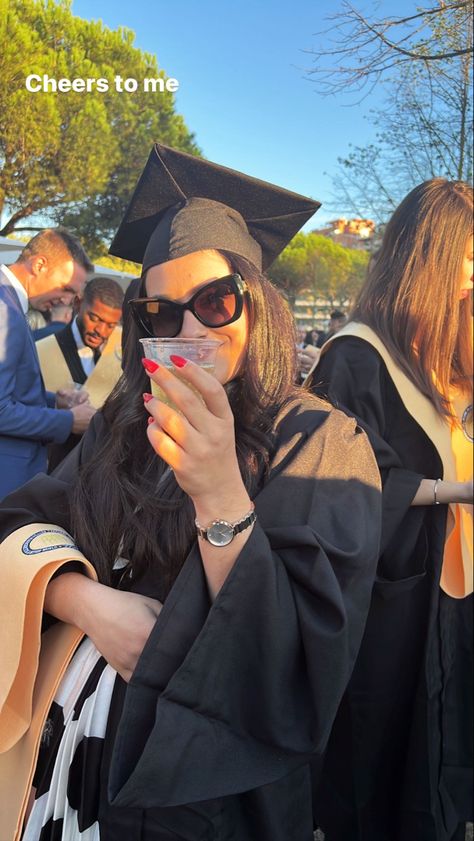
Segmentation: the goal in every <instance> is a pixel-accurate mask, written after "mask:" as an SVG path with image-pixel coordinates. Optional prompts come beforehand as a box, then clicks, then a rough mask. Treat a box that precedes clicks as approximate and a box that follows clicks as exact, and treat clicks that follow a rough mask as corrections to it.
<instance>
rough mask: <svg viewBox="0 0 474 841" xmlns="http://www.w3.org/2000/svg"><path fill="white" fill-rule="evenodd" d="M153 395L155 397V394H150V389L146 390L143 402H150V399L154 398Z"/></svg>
mask: <svg viewBox="0 0 474 841" xmlns="http://www.w3.org/2000/svg"><path fill="white" fill-rule="evenodd" d="M152 397H153V394H148V391H145V392H144V394H143V402H144V403H149V402H150V400H151V399H152Z"/></svg>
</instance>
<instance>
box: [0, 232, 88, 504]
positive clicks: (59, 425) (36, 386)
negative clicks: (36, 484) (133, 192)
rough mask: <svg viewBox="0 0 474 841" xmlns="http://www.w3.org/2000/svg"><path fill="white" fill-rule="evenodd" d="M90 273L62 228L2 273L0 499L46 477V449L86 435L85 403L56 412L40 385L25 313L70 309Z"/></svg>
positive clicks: (36, 241)
mask: <svg viewBox="0 0 474 841" xmlns="http://www.w3.org/2000/svg"><path fill="white" fill-rule="evenodd" d="M92 270H93V266H92V264H91V262H90V261H89V259H88V257H87V255H86V253H85V251H84V249H83V247H82V245H81V243H80V242H79V240H78V239H77V238H76V237H74V236H73V235H72V234H70V233H69V231H67V230H65V229H63V228H55V229H47V230H44V231H41V232H40V233H39V234H37V235H36V236H35V237H33V239H31V240H30V241H29V243H27V245H26V246H25V248H24V249H23V251H22V253H21V255H20V257H19V258H18V260H17V261H16V263H14V264H13V265H11V266H8V267H7V266H0V499H3V497H4V496H5V495H6V494H8V493H10V492H11V491H13V490H15V489H16V488H18V487H19V486H20V485H22V484H24V482H27V481H28V480H29V479H31V478H32V477H33V476H34V475H35V474H36V473H40V472H42V471H44V472H46V467H47V445H48V444H49V443H62V442H63V441H65V440H66V438H67V437H68V436H69V435H70V434H71V432H77V433H79V434H81V433H83V432H84V431H85V430H86V429H87V426H88V425H89V421H90V419H91V417H92V415H93V414H94V411H95V410H94V409H93V407H92V406H91V405H90V404H89V403H88V402H82V403H79V404H78V405H74V406H72V408H70V409H67V408H56V406H58V405H61V403H60V401H58V402H56V395H55V394H53V393H52V392H47V391H46V390H45V388H44V385H43V380H42V377H41V372H40V366H39V361H38V355H37V352H36V348H35V343H34V341H33V336H32V334H31V331H30V329H29V326H28V322H27V320H26V313H27V310H28V305H29V304H30V305H31V306H32V307H33V308H34V309H38V310H41V311H45V310H48V309H50V308H51V307H52V306H54V305H55V304H58V303H65V304H66V303H67V304H70V303H71V302H72V300H73V299H74V298H75V296H76V295H78V294H80V293H81V292H82V289H83V287H84V284H85V282H86V279H87V275H88V273H89V272H91V271H92Z"/></svg>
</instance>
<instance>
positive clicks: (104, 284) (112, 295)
mask: <svg viewBox="0 0 474 841" xmlns="http://www.w3.org/2000/svg"><path fill="white" fill-rule="evenodd" d="M123 296H124V292H123V289H122V287H121V286H120V283H117V281H116V280H112V278H110V277H105V276H102V275H101V276H97V277H93V278H92V280H90V281H89V282H88V283H86V285H85V287H84V292H83V296H82V300H83V302H84V303H86V304H89V305H90V304H92V302H93V301H96V300H97V301H100V302H101V304H105V306H106V307H112V309H117V310H121V309H122V304H123Z"/></svg>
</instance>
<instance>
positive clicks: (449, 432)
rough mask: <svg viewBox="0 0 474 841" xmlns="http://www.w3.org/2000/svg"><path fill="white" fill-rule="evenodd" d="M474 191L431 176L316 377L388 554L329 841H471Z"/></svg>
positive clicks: (324, 793) (333, 747)
mask: <svg viewBox="0 0 474 841" xmlns="http://www.w3.org/2000/svg"><path fill="white" fill-rule="evenodd" d="M472 247H473V246H472V190H471V188H470V187H469V186H468V185H466V184H464V183H461V182H449V181H445V180H444V179H433V180H431V181H428V182H426V183H424V184H421V185H420V186H418V187H417V188H415V189H414V190H413V191H412V192H411V193H410V194H409V195H408V196H407V197H406V198H405V199H404V201H403V202H402V203H401V205H400V206H399V208H398V209H397V210H396V211H395V213H394V215H393V217H392V219H391V220H390V222H389V223H388V225H387V228H386V231H385V234H384V238H383V242H382V245H381V248H380V251H379V252H378V253H377V255H376V256H375V257H374V258H373V259H372V263H371V265H370V268H369V274H368V279H367V282H366V284H365V286H364V288H363V289H362V291H361V293H360V296H359V300H358V302H357V304H356V306H355V309H354V312H353V315H352V319H353V320H352V322H351V323H350V324H349V325H347V326H346V327H345V328H344V329H343V330H342V331H341V332H340V333H338V334H337V336H336V337H334V339H333V340H331V342H329V343H327V344H326V345H325V346H324V348H323V352H322V357H321V360H320V362H319V364H318V365H317V367H316V369H315V370H314V372H313V373H312V374H311V376H310V381H309V386H310V388H311V389H312V390H313V391H314V392H315V393H316V394H318V395H324V396H326V397H329V398H330V399H331V401H332V402H333V403H334V404H335V405H338V406H341V407H344V408H345V409H346V410H348V411H349V412H350V413H352V414H353V415H355V416H357V417H358V418H359V419H361V422H362V423H363V425H365V428H366V430H367V431H368V433H369V437H370V440H371V443H372V445H373V447H374V450H375V453H376V456H377V460H378V463H379V467H380V470H381V474H382V479H383V525H382V545H381V556H380V559H379V563H378V569H377V577H376V582H375V587H374V593H373V599H372V604H371V608H370V612H369V618H368V622H367V627H366V630H365V634H364V638H363V643H362V646H361V650H360V653H359V657H358V660H357V663H356V667H355V669H354V674H353V676H352V679H351V681H350V684H349V687H348V691H347V693H346V694H345V696H344V699H343V702H342V704H341V708H340V710H339V713H338V716H337V720H336V724H335V728H334V731H333V734H332V737H331V740H330V744H329V749H328V753H327V756H326V761H325V765H324V772H323V775H322V783H321V786H320V788H319V789H317V791H316V799H315V802H316V811H317V816H318V819H319V823H320V825H321V826H322V827H323V828H324V830H325V831H326V837H327V839H328V841H339V839H345V838H348V839H349V838H350V839H351V841H448V839H454V838H455V839H458V838H459V839H464V831H465V830H464V826H465V822H466V821H468V820H472V791H473V786H472V706H471V705H472V698H473V692H472V595H470V594H471V593H472V332H471V331H472V309H471V305H472V298H471V296H472V285H473V283H472V272H473V269H472V259H473V253H472Z"/></svg>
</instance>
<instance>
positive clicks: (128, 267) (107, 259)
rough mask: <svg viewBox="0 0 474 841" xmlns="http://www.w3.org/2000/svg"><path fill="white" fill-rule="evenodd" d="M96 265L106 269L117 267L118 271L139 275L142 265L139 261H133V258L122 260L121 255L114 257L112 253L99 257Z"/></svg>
mask: <svg viewBox="0 0 474 841" xmlns="http://www.w3.org/2000/svg"><path fill="white" fill-rule="evenodd" d="M96 266H98V267H100V266H102V267H103V268H104V269H115V271H117V272H123V273H124V274H132V275H135V276H136V277H139V276H140V274H141V271H142V267H141V266H139V265H138V263H132V261H131V260H122V259H121V258H120V257H112V255H111V254H107V255H104V256H102V257H99V258H98V259H97V260H96Z"/></svg>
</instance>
